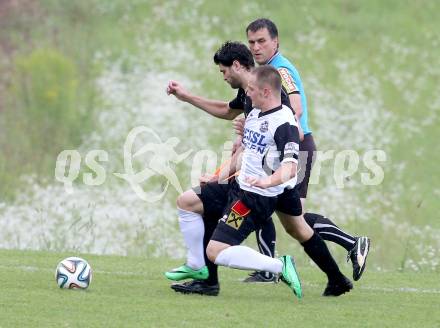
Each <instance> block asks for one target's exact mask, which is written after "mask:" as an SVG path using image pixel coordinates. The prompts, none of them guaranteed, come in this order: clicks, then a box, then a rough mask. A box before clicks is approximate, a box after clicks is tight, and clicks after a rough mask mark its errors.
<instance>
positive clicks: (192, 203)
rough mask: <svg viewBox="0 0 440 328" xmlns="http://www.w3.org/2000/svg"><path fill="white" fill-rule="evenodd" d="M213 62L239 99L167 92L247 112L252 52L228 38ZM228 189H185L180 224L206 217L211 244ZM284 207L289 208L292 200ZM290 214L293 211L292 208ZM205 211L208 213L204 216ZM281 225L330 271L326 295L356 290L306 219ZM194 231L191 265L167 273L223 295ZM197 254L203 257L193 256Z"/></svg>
mask: <svg viewBox="0 0 440 328" xmlns="http://www.w3.org/2000/svg"><path fill="white" fill-rule="evenodd" d="M214 61H215V62H216V63H217V64H218V65H219V69H220V71H221V73H222V74H223V76H224V79H225V81H227V82H228V83H229V84H230V85H231V87H233V88H240V87H241V89H242V90H240V89H239V91H238V95H237V98H236V99H235V100H234V101H232V102H230V103H227V102H222V101H216V100H209V99H205V98H202V97H198V96H194V95H191V94H189V93H188V92H187V91H186V90H185V89H183V87H182V86H181V85H180V84H179V83H178V82H176V81H170V83H169V86H168V93H169V94H174V95H175V96H176V97H178V98H179V99H180V100H183V101H187V102H189V103H191V104H193V105H194V106H197V107H199V108H201V109H203V110H205V111H207V112H208V113H210V114H212V115H214V116H216V117H220V118H225V119H232V118H234V117H236V116H237V115H238V114H239V113H241V112H242V111H243V109H244V106H246V105H247V106H248V104H249V99H247V98H246V96H245V94H244V91H243V89H244V88H245V87H246V85H247V82H248V78H249V74H250V71H251V68H252V67H253V60H252V56H251V54H250V52H249V50H248V49H247V47H246V46H244V45H243V44H240V43H237V42H228V43H226V44H224V45H223V46H222V48H220V49H219V51H218V52H217V53H216V55H215V56H214ZM238 103H241V104H243V109H242V110H238V109H236V108H235V109H234V108H231V107H230V105H232V107H238V106H234V105H236V104H238ZM204 182H208V181H204ZM226 188H227V186H226V185H224V184H218V183H215V182H214V183H207V184H205V185H204V186H203V187H202V191H201V193H200V194H199V195H197V194H196V193H195V192H194V191H193V190H189V191H186V192H185V193H184V194H182V195H180V196H179V198H178V201H177V205H178V207H179V222H180V224H181V230H182V231H183V230H186V229H188V230H186V231H191V229H189V228H186V227H185V226H192V227H194V226H195V224H196V223H194V222H197V225H198V226H199V227H200V226H202V225H203V219H204V222H205V227H204V228H205V229H206V230H205V232H204V236H205V245H206V242H207V238H208V237H209V235H210V231H211V232H212V230H213V226H214V227H215V225H213V224H212V222H213V221H214V222H215V223H216V220H218V218H219V217H221V212H222V210H223V206H224V201H225V197H226V192H225V190H226ZM213 200H215V201H213ZM282 205H284V206H285V207H289V204H282ZM287 214H289V213H288V212H287ZM202 215H204V218H203V219H202ZM282 223H283V226H284V227H285V229H286V231H287V232H288V233H289V234H291V235H292V236H293V237H294V238H296V239H297V240H299V241H300V242H301V243H302V245H303V247H304V249H305V251H306V253H307V254H308V255H309V256H310V257H311V258H312V259H313V260H314V261H315V262H316V263H317V264H318V266H319V267H320V268H321V269H322V270H323V271H324V272H326V274H327V276H328V278H329V285H328V288H327V289H326V292H325V293H324V294H326V295H340V294H342V293H344V292H346V291H348V290H349V289H351V288H352V285H351V282H350V281H348V280H347V279H346V278H345V277H344V276H343V275H342V274H341V273H340V271H339V269H338V267H337V265H336V263H335V262H334V260H333V258H332V257H331V255H330V253H329V251H328V249H327V247H326V245H325V244H324V242H323V241H322V239H321V238H320V237H319V236H318V235H317V234H314V233H313V230H312V229H311V228H310V227H309V226H307V224H305V222H304V219H299V220H290V219H288V218H286V219H285V220H284V222H283V221H282ZM195 230H196V231H198V233H199V234H198V235H197V234H196V236H194V238H193V240H191V238H189V237H188V238H186V237H185V242H186V244H187V247H188V249H189V252H188V259H187V263H186V265H184V266H182V267H180V268H177V269H176V270H173V271H170V272H168V273H167V277H168V278H170V279H172V280H180V279H185V278H190V277H193V278H200V279H196V280H195V281H190V282H187V283H184V284H179V285H173V289H175V290H177V291H182V292H189V293H191V292H196V293H202V294H214V295H215V294H218V279H217V274H216V270H215V269H216V268H215V267H214V266H213V264H212V263H210V262H209V261H206V258H205V262H206V264H207V265H208V267H209V268H210V270H209V271H210V274H209V277H206V276H207V275H206V273H205V272H203V264H204V263H203V260H200V258H201V257H202V256H204V255H205V256H206V254H205V252H204V249H203V248H202V247H200V246H197V247H192V246H191V245H198V242H197V241H198V240H200V229H195ZM189 234H190V233H189ZM202 238H203V231H202ZM194 249H195V250H194ZM196 258H197V259H198V260H194V259H196ZM194 272H195V273H194ZM206 278H207V279H206Z"/></svg>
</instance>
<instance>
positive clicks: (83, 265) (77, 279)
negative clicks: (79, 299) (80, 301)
mask: <svg viewBox="0 0 440 328" xmlns="http://www.w3.org/2000/svg"><path fill="white" fill-rule="evenodd" d="M55 279H56V281H57V284H58V286H59V287H60V288H68V289H73V288H75V289H86V288H87V287H89V285H90V282H91V281H92V268H91V266H90V265H89V263H87V261H86V260H84V259H82V258H79V257H68V258H66V259H64V260H62V261H61V262H60V263H59V264H58V266H57V269H56V271H55Z"/></svg>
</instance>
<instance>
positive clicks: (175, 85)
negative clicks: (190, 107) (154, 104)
mask: <svg viewBox="0 0 440 328" xmlns="http://www.w3.org/2000/svg"><path fill="white" fill-rule="evenodd" d="M187 94H188V91H186V89H185V88H184V87H183V86H182V85H181V84H180V83H179V82H177V81H174V80H170V81H169V82H168V85H167V95H174V96H175V97H176V98H177V99H179V100H182V101H185V99H186V96H187Z"/></svg>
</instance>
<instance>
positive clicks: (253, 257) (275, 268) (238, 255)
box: [215, 246, 283, 273]
mask: <svg viewBox="0 0 440 328" xmlns="http://www.w3.org/2000/svg"><path fill="white" fill-rule="evenodd" d="M215 264H217V265H223V266H227V267H230V268H234V269H240V270H257V271H268V272H272V273H281V272H282V270H283V262H281V260H279V259H274V258H272V257H270V256H266V255H263V254H261V253H259V252H257V251H256V250H254V249H252V248H250V247H246V246H231V247H228V248H226V249H224V250H223V251H221V252H220V254H218V255H217V258H216V259H215Z"/></svg>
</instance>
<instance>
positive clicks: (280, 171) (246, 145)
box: [206, 66, 302, 298]
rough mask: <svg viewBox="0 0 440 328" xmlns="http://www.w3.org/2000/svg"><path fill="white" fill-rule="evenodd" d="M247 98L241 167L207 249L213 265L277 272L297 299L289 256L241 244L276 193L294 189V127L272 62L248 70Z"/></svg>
mask: <svg viewBox="0 0 440 328" xmlns="http://www.w3.org/2000/svg"><path fill="white" fill-rule="evenodd" d="M247 91H248V96H249V97H250V98H251V99H252V104H253V106H254V109H253V110H252V111H251V112H250V113H249V115H248V116H247V118H246V121H245V126H244V137H243V142H242V145H243V149H244V150H243V154H242V158H241V170H240V174H239V175H238V178H237V179H236V181H233V182H232V183H231V184H230V188H229V192H228V205H227V206H226V209H225V212H224V216H223V217H222V219H221V220H219V223H218V225H217V228H216V229H215V231H214V233H213V235H212V237H211V241H210V242H209V244H208V247H207V249H206V253H207V255H208V258H209V259H210V260H211V261H212V262H214V263H216V264H217V265H222V266H228V267H231V268H235V269H242V270H263V271H268V272H272V273H274V274H280V275H281V279H282V280H283V281H284V282H285V283H286V284H287V285H289V287H290V288H291V289H292V290H293V292H294V293H295V294H296V295H297V297H298V298H301V296H302V291H301V284H300V281H299V278H298V275H297V273H296V270H295V265H294V261H293V259H292V258H291V257H290V256H282V257H280V258H279V259H276V258H272V257H270V256H266V255H263V254H261V253H259V252H257V251H256V250H254V249H252V248H250V247H247V246H240V244H241V243H242V242H243V241H244V239H246V238H247V236H248V235H249V234H250V233H251V232H253V231H255V230H257V229H258V227H259V226H260V225H261V224H264V222H265V221H266V220H268V218H270V216H271V215H272V213H273V212H274V210H275V207H276V204H277V200H278V199H277V196H278V195H280V194H282V193H283V192H284V189H285V188H288V189H293V188H294V187H295V184H296V172H297V170H296V169H297V164H298V152H299V132H298V125H297V122H296V119H295V117H294V114H293V112H292V110H291V109H290V108H289V107H287V106H283V105H282V104H281V78H280V75H279V74H278V72H277V70H276V69H274V68H273V67H271V66H261V67H258V68H257V69H255V70H254V71H253V72H252V75H251V79H250V81H249V84H248V88H247Z"/></svg>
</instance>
